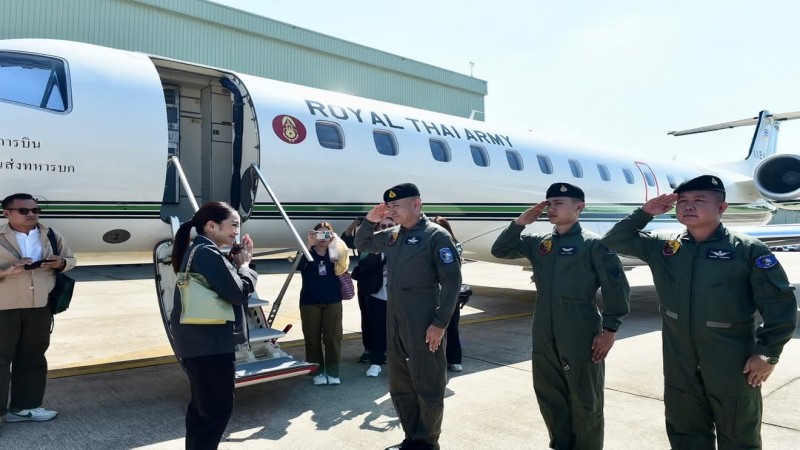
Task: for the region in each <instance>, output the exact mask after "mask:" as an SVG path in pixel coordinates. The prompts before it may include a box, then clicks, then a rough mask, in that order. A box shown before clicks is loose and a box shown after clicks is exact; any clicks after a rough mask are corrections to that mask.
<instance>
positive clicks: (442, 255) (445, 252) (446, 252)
mask: <svg viewBox="0 0 800 450" xmlns="http://www.w3.org/2000/svg"><path fill="white" fill-rule="evenodd" d="M439 259H441V260H442V262H443V263H445V264H450V263H451V262H453V261H455V260H456V258H455V256H454V255H453V251H452V250H450V248H449V247H444V248H440V249H439Z"/></svg>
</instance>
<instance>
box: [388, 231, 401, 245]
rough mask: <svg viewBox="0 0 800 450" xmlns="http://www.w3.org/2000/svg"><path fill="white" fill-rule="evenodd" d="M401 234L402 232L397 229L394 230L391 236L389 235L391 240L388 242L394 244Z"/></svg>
mask: <svg viewBox="0 0 800 450" xmlns="http://www.w3.org/2000/svg"><path fill="white" fill-rule="evenodd" d="M399 236H400V233H398V232H397V231H393V232H392V235H391V236H389V242H388V244H389V245H394V243H395V242H397V238H398V237H399Z"/></svg>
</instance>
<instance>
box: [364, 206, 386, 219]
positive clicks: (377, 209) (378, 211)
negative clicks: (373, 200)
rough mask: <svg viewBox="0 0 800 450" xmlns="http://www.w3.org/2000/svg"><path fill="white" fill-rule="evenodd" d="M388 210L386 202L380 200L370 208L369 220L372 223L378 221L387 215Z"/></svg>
mask: <svg viewBox="0 0 800 450" xmlns="http://www.w3.org/2000/svg"><path fill="white" fill-rule="evenodd" d="M386 212H387V210H386V203H384V202H380V203H378V204H377V205H375V206H373V207H372V209H370V210H369V212H368V213H367V220H368V221H370V222H372V223H378V222H380V221H381V220H383V218H384V217H386Z"/></svg>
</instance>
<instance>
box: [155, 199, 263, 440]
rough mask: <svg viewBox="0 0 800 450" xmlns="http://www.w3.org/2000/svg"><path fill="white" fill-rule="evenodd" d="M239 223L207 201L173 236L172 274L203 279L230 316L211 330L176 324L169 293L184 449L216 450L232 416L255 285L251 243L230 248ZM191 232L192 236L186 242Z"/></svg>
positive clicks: (177, 296) (176, 302)
mask: <svg viewBox="0 0 800 450" xmlns="http://www.w3.org/2000/svg"><path fill="white" fill-rule="evenodd" d="M241 223H242V221H241V218H240V217H239V214H238V213H237V212H236V210H235V209H233V208H232V207H231V205H229V204H227V203H223V202H210V203H206V204H205V205H203V206H202V207H200V209H199V210H197V212H195V213H194V215H193V216H192V218H191V219H190V220H188V221H187V222H184V223H183V224H182V225H181V226H180V228H178V231H177V233H175V241H174V243H173V247H172V268H173V270H174V271H175V273H176V274H177V273H181V272H184V271H188V272H192V273H196V274H199V275H202V276H203V277H205V279H206V281H207V282H208V285H209V287H210V289H211V290H213V291H214V292H215V293H216V294H217V295H218V296H219V298H220V299H221V300H223V301H224V302H226V303H230V305H231V308H232V310H233V316H234V320H233V321H225V323H222V324H217V325H208V324H203V325H198V324H184V323H181V315H182V312H183V304H182V302H181V292H180V289H177V288H176V289H175V293H174V296H173V308H172V313H171V315H170V323H169V327H170V333H171V334H172V345H173V349H174V350H175V355H176V356H177V357H178V362H179V363H180V365H181V367H182V368H183V370H184V372H186V376H187V377H188V378H189V389H190V391H191V400H190V401H189V406H188V407H187V408H186V421H185V424H186V439H185V447H186V449H187V450H190V449H191V450H200V449H216V448H217V446H218V445H219V442H220V440H222V436H223V434H225V428H226V427H227V426H228V421H229V420H230V418H231V414H232V413H233V401H234V388H235V385H234V383H235V377H236V365H235V352H236V346H237V345H240V344H244V343H246V342H248V336H247V313H246V311H247V305H248V302H249V299H250V296H251V295H252V294H253V292H254V291H255V289H256V282H257V280H258V273H257V272H256V271H255V270H254V267H251V265H250V263H251V261H252V258H253V240H252V239H251V238H250V236H249V235H246V234H245V235H244V236H243V237H242V239H241V246H237V245H236V244H235V242H236V236H238V235H239V233H240V228H241ZM193 228H194V231H195V234H196V236H195V237H194V238H193V239H191V232H192V229H193ZM227 246H232V248H231V250H230V252H229V253H227V254H226V253H223V252H222V250H221V249H222V248H224V247H227ZM187 266H189V267H187Z"/></svg>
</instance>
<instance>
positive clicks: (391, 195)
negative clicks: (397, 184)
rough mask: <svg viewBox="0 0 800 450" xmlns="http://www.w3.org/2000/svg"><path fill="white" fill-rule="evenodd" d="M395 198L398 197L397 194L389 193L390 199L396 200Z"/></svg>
mask: <svg viewBox="0 0 800 450" xmlns="http://www.w3.org/2000/svg"><path fill="white" fill-rule="evenodd" d="M395 197H397V194H395V193H394V191H389V198H395Z"/></svg>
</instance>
